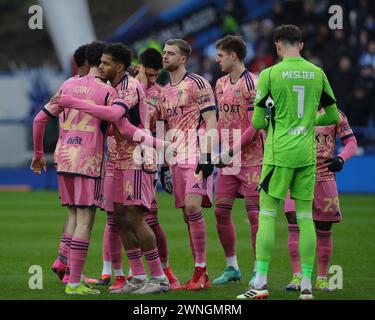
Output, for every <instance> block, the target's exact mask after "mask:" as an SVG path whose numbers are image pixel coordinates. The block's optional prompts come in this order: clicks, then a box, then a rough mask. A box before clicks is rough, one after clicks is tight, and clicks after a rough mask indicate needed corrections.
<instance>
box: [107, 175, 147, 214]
mask: <svg viewBox="0 0 375 320" xmlns="http://www.w3.org/2000/svg"><path fill="white" fill-rule="evenodd" d="M153 180H154V174H151V173H147V172H145V171H142V170H134V169H128V170H117V169H116V170H115V173H114V184H113V187H114V190H115V192H114V198H113V202H117V203H121V204H123V205H124V206H141V207H143V208H144V209H145V211H149V210H150V209H151V202H152V194H153Z"/></svg>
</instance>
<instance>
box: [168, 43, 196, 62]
mask: <svg viewBox="0 0 375 320" xmlns="http://www.w3.org/2000/svg"><path fill="white" fill-rule="evenodd" d="M165 44H167V45H169V46H177V47H178V49H179V50H180V52H181V54H182V55H183V56H185V57H186V59H189V57H190V54H191V46H190V44H188V43H187V42H186V41H185V40H183V39H169V40H167V42H166V43H165Z"/></svg>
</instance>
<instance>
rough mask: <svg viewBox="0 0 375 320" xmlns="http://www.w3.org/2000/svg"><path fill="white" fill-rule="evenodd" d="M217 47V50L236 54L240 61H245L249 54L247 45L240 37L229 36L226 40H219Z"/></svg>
mask: <svg viewBox="0 0 375 320" xmlns="http://www.w3.org/2000/svg"><path fill="white" fill-rule="evenodd" d="M215 46H216V49H220V50H224V51H226V52H234V53H236V55H237V58H238V60H240V61H244V59H245V57H246V54H247V49H246V44H245V42H244V41H243V40H242V38H241V37H239V36H233V35H227V36H225V37H224V38H222V39H219V40H217V41H216V43H215Z"/></svg>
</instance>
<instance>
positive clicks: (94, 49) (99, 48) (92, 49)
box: [86, 41, 106, 67]
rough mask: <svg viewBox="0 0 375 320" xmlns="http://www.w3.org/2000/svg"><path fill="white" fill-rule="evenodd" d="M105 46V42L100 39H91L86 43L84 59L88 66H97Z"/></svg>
mask: <svg viewBox="0 0 375 320" xmlns="http://www.w3.org/2000/svg"><path fill="white" fill-rule="evenodd" d="M105 47H106V44H105V43H104V42H102V41H93V42H91V43H89V44H88V45H87V48H86V59H87V62H88V64H89V66H90V67H99V65H100V63H101V61H100V58H101V56H102V54H103V52H104V49H105Z"/></svg>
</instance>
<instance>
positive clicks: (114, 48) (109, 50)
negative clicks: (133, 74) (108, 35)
mask: <svg viewBox="0 0 375 320" xmlns="http://www.w3.org/2000/svg"><path fill="white" fill-rule="evenodd" d="M103 53H105V54H108V55H110V56H111V57H112V59H113V61H115V62H119V63H121V64H123V65H124V69H125V70H126V69H128V68H129V67H130V64H131V61H132V52H131V50H130V49H129V48H128V47H127V46H125V45H124V44H122V43H120V42H116V43H110V44H108V45H107V47H106V48H105V49H104V52H103Z"/></svg>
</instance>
